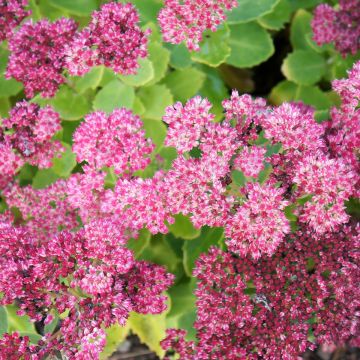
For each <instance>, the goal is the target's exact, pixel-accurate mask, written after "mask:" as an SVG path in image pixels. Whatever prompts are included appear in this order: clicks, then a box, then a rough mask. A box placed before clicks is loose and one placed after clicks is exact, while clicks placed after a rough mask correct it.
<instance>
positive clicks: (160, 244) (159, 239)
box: [141, 234, 191, 273]
mask: <svg viewBox="0 0 360 360" xmlns="http://www.w3.org/2000/svg"><path fill="white" fill-rule="evenodd" d="M189 242H191V241H189ZM141 259H142V260H146V261H150V262H152V263H156V264H159V265H163V266H165V267H166V268H167V270H168V271H170V272H172V273H176V272H177V270H178V265H179V264H181V260H180V258H178V256H177V254H176V253H175V251H174V250H173V249H172V248H171V246H170V245H169V244H168V243H167V241H166V239H165V236H164V235H162V234H157V235H154V236H152V238H151V241H150V245H149V246H147V247H146V248H145V249H144V250H143V252H142V254H141Z"/></svg>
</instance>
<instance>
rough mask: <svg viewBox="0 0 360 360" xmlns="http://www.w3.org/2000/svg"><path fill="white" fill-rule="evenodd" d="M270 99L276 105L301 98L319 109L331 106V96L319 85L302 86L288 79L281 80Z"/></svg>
mask: <svg viewBox="0 0 360 360" xmlns="http://www.w3.org/2000/svg"><path fill="white" fill-rule="evenodd" d="M269 100H270V102H271V103H272V104H274V105H280V104H282V103H283V102H289V101H300V100H301V101H303V102H304V103H305V104H307V105H311V106H314V107H315V108H316V109H318V110H323V109H328V108H329V107H330V106H331V102H330V100H329V98H328V97H327V95H326V94H325V93H324V92H323V91H321V90H320V89H319V87H317V86H300V85H297V84H295V83H293V82H291V81H288V80H285V81H282V82H280V83H279V84H277V85H276V86H275V87H274V88H273V89H272V91H271V93H270V95H269Z"/></svg>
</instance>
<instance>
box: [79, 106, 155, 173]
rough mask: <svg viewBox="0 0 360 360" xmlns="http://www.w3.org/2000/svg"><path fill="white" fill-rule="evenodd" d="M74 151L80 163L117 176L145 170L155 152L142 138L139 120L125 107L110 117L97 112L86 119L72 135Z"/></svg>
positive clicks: (143, 136) (150, 144)
mask: <svg viewBox="0 0 360 360" xmlns="http://www.w3.org/2000/svg"><path fill="white" fill-rule="evenodd" d="M73 149H74V152H75V153H76V155H77V160H78V161H79V162H82V161H87V162H88V164H90V165H91V166H92V167H94V168H95V169H101V168H103V167H104V166H107V167H111V166H113V167H114V171H115V173H116V174H125V173H128V174H130V175H131V174H132V173H133V172H135V171H137V170H141V169H144V168H145V167H146V166H147V165H148V164H149V163H150V158H149V154H151V152H152V151H153V149H154V145H153V144H152V142H151V140H150V139H146V138H145V131H144V129H143V128H142V122H141V120H140V118H139V117H138V116H136V115H134V114H133V113H132V112H131V111H130V110H127V109H125V108H122V109H116V110H114V111H113V112H112V113H111V114H110V115H106V113H104V112H101V111H97V112H94V113H92V114H89V115H87V116H86V117H85V121H84V122H83V123H82V124H81V125H80V126H79V128H78V129H77V130H76V132H75V134H74V146H73Z"/></svg>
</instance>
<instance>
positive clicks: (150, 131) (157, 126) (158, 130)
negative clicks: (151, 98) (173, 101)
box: [143, 119, 166, 150]
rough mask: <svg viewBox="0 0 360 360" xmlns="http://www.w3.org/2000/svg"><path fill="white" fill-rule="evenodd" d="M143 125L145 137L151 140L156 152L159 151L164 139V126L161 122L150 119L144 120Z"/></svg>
mask: <svg viewBox="0 0 360 360" xmlns="http://www.w3.org/2000/svg"><path fill="white" fill-rule="evenodd" d="M143 123H144V129H145V134H146V137H148V138H150V139H151V140H152V142H153V143H154V144H155V145H156V147H157V150H158V149H160V148H161V147H162V145H163V143H164V140H165V137H166V125H165V124H164V123H163V122H162V121H158V120H152V119H144V120H143Z"/></svg>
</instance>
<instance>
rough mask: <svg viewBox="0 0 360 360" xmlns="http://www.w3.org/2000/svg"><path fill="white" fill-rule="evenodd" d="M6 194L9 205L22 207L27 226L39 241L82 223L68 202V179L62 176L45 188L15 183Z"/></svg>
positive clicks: (23, 218)
mask: <svg viewBox="0 0 360 360" xmlns="http://www.w3.org/2000/svg"><path fill="white" fill-rule="evenodd" d="M3 194H4V196H5V197H6V203H7V205H8V207H9V208H17V209H18V210H19V211H20V213H21V216H22V221H23V227H24V228H26V230H27V232H28V233H29V234H31V235H32V236H33V237H34V238H37V239H38V240H39V241H42V242H45V241H47V239H48V238H49V237H51V236H53V235H54V234H57V233H58V232H60V231H61V230H64V229H74V228H76V227H77V226H78V221H77V218H76V215H77V214H76V212H75V211H74V210H72V209H71V207H70V206H69V204H68V199H67V198H68V186H67V183H66V181H63V180H59V181H57V182H56V183H54V184H52V185H50V186H49V187H47V188H45V189H34V188H33V187H31V186H29V185H28V186H25V187H20V186H19V185H18V184H11V186H9V187H7V188H6V189H5V190H4V192H3Z"/></svg>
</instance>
